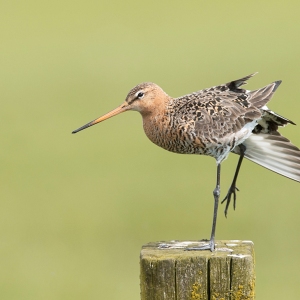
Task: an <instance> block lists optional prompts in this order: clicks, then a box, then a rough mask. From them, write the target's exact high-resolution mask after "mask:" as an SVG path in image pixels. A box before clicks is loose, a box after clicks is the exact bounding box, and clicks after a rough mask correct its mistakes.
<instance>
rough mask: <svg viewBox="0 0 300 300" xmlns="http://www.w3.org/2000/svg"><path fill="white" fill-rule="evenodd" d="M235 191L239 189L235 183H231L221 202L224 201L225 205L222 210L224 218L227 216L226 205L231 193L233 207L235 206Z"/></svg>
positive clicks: (228, 202) (227, 205)
mask: <svg viewBox="0 0 300 300" xmlns="http://www.w3.org/2000/svg"><path fill="white" fill-rule="evenodd" d="M236 191H239V189H238V188H237V187H236V186H235V185H231V186H230V188H229V190H228V193H227V195H226V197H225V198H224V199H223V200H222V202H221V203H222V204H223V202H225V201H226V206H225V210H224V214H225V217H226V218H227V211H228V207H229V204H230V201H231V196H232V195H233V209H234V210H235V207H236Z"/></svg>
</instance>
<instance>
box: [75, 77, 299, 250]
mask: <svg viewBox="0 0 300 300" xmlns="http://www.w3.org/2000/svg"><path fill="white" fill-rule="evenodd" d="M256 74H257V72H256V73H253V74H250V75H248V76H245V77H243V78H241V79H237V80H233V81H230V82H228V83H225V84H220V85H217V86H213V87H210V88H206V89H202V90H199V91H196V92H193V93H190V94H187V95H184V96H181V97H177V98H173V97H171V96H169V95H168V94H167V93H166V92H164V90H163V89H162V88H161V87H159V86H158V85H157V84H155V83H152V82H144V83H141V84H138V85H137V86H135V87H134V88H132V89H131V90H130V91H129V93H128V95H127V97H126V98H125V101H124V102H123V103H122V104H121V105H120V106H118V107H117V108H116V109H114V110H112V111H110V112H108V113H107V114H105V115H103V116H101V117H99V118H97V119H95V120H93V121H91V122H89V123H87V124H86V125H84V126H82V127H80V128H78V129H76V130H74V131H73V132H72V133H77V132H79V131H81V130H83V129H86V128H88V127H90V126H93V125H95V124H97V123H100V122H102V121H104V120H107V119H108V118H111V117H113V116H116V115H118V114H120V113H123V112H126V111H129V110H132V111H138V112H139V113H140V114H141V116H142V119H143V127H144V131H145V134H146V136H147V137H148V138H149V139H150V141H151V142H153V143H154V144H156V145H157V146H159V147H161V148H163V149H165V150H168V151H171V152H175V153H179V154H198V155H208V156H211V157H213V158H215V160H216V165H217V176H216V177H217V178H216V186H215V188H214V190H213V197H214V210H213V222H212V228H211V235H210V239H209V240H206V241H207V243H205V244H204V245H203V244H200V243H199V246H195V247H187V248H186V249H185V250H194V251H196V250H210V251H214V250H215V248H216V243H215V232H216V224H217V212H218V205H219V198H220V176H221V163H222V162H223V161H224V160H225V159H226V158H227V157H228V155H229V154H230V153H234V154H237V155H239V159H238V163H237V167H236V170H235V173H234V177H233V180H232V183H231V185H230V187H229V189H228V192H227V194H226V197H225V198H224V199H223V200H222V201H221V203H224V202H226V205H225V210H224V213H225V216H226V217H227V212H228V208H229V205H230V202H231V200H233V208H234V209H235V207H236V191H238V188H237V186H236V182H237V178H238V174H239V170H240V167H241V164H242V161H243V159H244V158H247V159H249V160H250V161H253V162H255V163H257V164H259V165H261V166H263V167H265V168H267V169H269V170H271V171H274V172H276V173H278V174H280V175H283V176H285V177H287V178H290V179H292V180H295V181H297V182H300V150H299V148H297V147H296V146H294V145H293V144H292V143H291V142H290V141H289V140H288V139H287V138H285V137H283V136H282V135H281V134H280V133H279V132H278V128H279V127H282V126H285V125H287V124H292V125H296V124H295V123H294V122H293V121H291V120H289V119H287V118H285V117H283V116H281V115H279V114H277V113H275V112H273V111H272V110H270V109H269V108H268V107H267V106H266V104H267V103H268V102H269V101H270V100H271V98H272V96H273V94H274V93H275V91H276V90H277V88H278V87H279V85H280V84H281V80H278V81H274V82H273V83H270V84H268V85H266V86H265V87H263V88H260V89H257V90H246V89H244V88H242V86H243V85H245V84H247V81H248V80H249V79H250V78H251V77H253V76H254V75H256Z"/></svg>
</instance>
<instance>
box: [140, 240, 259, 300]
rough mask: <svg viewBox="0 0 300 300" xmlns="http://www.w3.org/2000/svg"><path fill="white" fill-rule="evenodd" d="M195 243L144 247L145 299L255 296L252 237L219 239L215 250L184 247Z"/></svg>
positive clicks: (239, 299)
mask: <svg viewBox="0 0 300 300" xmlns="http://www.w3.org/2000/svg"><path fill="white" fill-rule="evenodd" d="M200 243H202V242H200ZM195 245H197V242H195V241H193V242H190V241H187V242H179V241H171V242H156V243H149V244H146V245H144V246H143V247H142V250H141V257H140V266H141V276H140V280H141V300H191V299H195V300H242V299H244V300H246V299H247V300H252V299H254V297H255V295H254V294H255V293H254V286H255V274H254V247H253V243H252V242H251V241H217V242H216V251H214V252H210V251H185V250H184V249H185V248H186V247H192V246H195ZM198 245H199V242H198Z"/></svg>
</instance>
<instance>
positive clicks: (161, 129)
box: [127, 75, 290, 162]
mask: <svg viewBox="0 0 300 300" xmlns="http://www.w3.org/2000/svg"><path fill="white" fill-rule="evenodd" d="M251 76H253V75H249V76H247V77H244V78H242V79H239V80H236V81H232V82H229V83H227V84H222V85H219V86H215V87H211V88H208V89H204V90H200V91H197V92H194V93H191V94H188V95H185V96H181V97H179V98H171V97H169V96H167V95H166V99H167V101H165V107H164V109H162V110H160V111H159V112H158V113H157V114H156V116H155V117H151V118H149V117H148V118H147V117H144V129H145V133H146V135H147V136H148V137H149V139H150V140H151V141H152V142H153V143H155V144H156V145H158V146H160V147H162V148H164V149H166V150H168V151H172V152H176V153H182V154H205V155H210V156H213V157H214V158H215V159H216V160H217V162H221V161H222V160H224V159H225V158H226V157H227V155H228V154H229V153H230V151H234V149H235V147H236V146H237V145H239V144H240V143H241V142H242V141H243V140H244V139H245V138H247V136H249V134H251V133H252V130H254V131H259V128H256V127H257V125H258V124H259V121H258V120H259V119H260V118H261V117H263V116H264V115H270V114H272V112H270V111H269V113H268V110H267V109H263V106H264V105H265V104H266V103H267V102H268V101H269V100H270V98H271V97H272V95H273V93H274V91H275V90H276V88H277V87H278V85H279V84H280V81H277V82H274V83H271V84H269V85H267V86H266V87H264V88H262V89H259V90H257V91H246V90H244V89H241V88H240V86H241V85H243V84H245V83H246V80H248V79H249V78H250V77H251ZM149 87H151V88H152V89H160V88H159V87H158V86H157V85H155V84H153V83H142V84H140V85H138V86H136V87H135V88H134V89H132V90H131V91H130V92H129V94H128V96H127V99H132V95H135V93H136V92H138V91H140V90H143V89H145V88H149ZM131 101H132V100H131ZM272 116H273V117H274V120H271V119H270V120H268V122H267V124H265V126H267V127H266V129H267V128H268V127H269V126H271V125H273V124H277V123H278V125H284V124H286V123H287V122H290V121H289V120H287V119H281V118H279V116H278V117H277V116H276V115H272ZM247 124H249V126H248V127H247V126H246V127H245V125H247ZM270 124H271V125H270ZM235 152H238V150H235Z"/></svg>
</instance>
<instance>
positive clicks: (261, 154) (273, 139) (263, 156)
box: [243, 133, 300, 182]
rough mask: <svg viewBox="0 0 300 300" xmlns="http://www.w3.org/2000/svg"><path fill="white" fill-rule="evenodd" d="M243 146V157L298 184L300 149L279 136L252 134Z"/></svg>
mask: <svg viewBox="0 0 300 300" xmlns="http://www.w3.org/2000/svg"><path fill="white" fill-rule="evenodd" d="M243 144H244V145H245V146H246V151H245V157H246V158H248V159H249V160H251V161H253V162H255V163H257V164H259V165H261V166H263V167H265V168H267V169H269V170H271V171H274V172H276V173H278V174H280V175H283V176H285V177H288V178H290V179H293V180H296V181H298V182H300V149H299V148H297V147H296V146H294V145H293V144H292V143H291V142H290V141H289V140H288V139H286V138H285V137H283V136H281V135H272V134H262V133H260V134H252V135H251V136H250V137H249V138H247V139H246V140H245V141H244V142H243Z"/></svg>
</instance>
